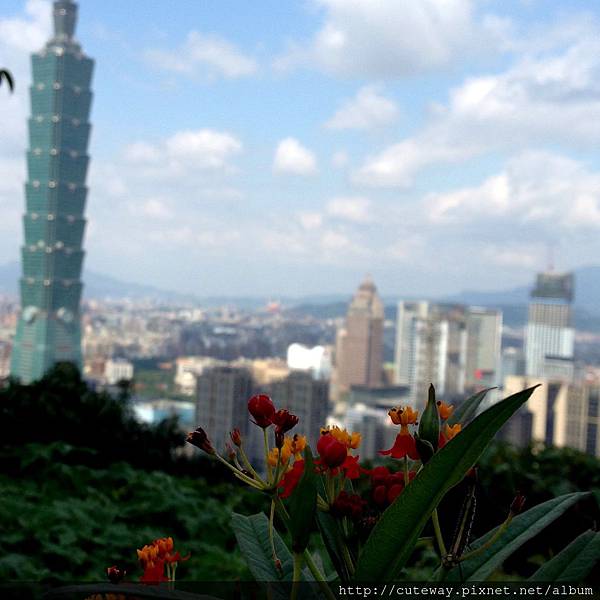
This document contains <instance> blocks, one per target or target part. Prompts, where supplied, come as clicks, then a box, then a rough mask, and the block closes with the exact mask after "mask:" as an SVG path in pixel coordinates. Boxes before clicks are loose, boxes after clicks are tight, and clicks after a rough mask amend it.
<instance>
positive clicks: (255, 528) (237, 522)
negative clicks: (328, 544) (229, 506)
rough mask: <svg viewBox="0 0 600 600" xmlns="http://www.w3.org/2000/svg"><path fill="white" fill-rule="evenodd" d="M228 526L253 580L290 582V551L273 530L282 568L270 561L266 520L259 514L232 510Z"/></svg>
mask: <svg viewBox="0 0 600 600" xmlns="http://www.w3.org/2000/svg"><path fill="white" fill-rule="evenodd" d="M231 527H232V528H233V532H234V534H235V537H236V539H237V542H238V545H239V547H240V550H241V551H242V554H243V555H244V558H245V559H246V562H247V563H248V568H249V569H250V571H251V572H252V575H253V576H254V578H255V579H256V580H257V581H291V580H292V573H293V570H294V561H293V559H292V554H291V552H290V551H289V550H288V548H287V546H286V545H285V544H284V542H283V540H282V539H281V537H280V536H279V534H278V533H277V531H273V539H274V542H275V551H276V552H277V558H279V560H280V561H281V568H282V571H279V570H278V569H277V568H276V566H275V563H274V562H273V555H272V553H271V544H270V542H269V519H268V518H267V516H266V515H265V514H263V513H258V514H256V515H251V516H250V517H246V516H244V515H240V514H237V513H233V516H232V518H231Z"/></svg>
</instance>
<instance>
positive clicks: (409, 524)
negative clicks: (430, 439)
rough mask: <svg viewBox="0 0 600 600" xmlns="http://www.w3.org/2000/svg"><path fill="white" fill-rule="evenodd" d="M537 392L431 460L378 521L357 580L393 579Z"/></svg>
mask: <svg viewBox="0 0 600 600" xmlns="http://www.w3.org/2000/svg"><path fill="white" fill-rule="evenodd" d="M536 387H537V386H535V387H532V388H529V389H526V390H523V391H521V392H518V393H517V394H514V395H512V396H510V397H509V398H506V399H505V400H502V401H501V402H498V403H497V404H495V405H494V406H492V407H490V408H488V409H487V410H486V411H484V412H483V413H481V414H480V415H479V416H478V417H476V418H475V419H474V420H473V421H472V422H471V423H470V424H469V425H468V426H467V427H465V429H464V430H463V431H461V433H460V434H459V435H457V436H456V437H455V438H453V439H452V440H450V441H449V442H448V443H447V444H446V445H445V446H444V448H442V450H440V451H439V452H438V453H437V454H435V456H434V457H433V458H432V459H431V460H430V461H429V462H428V463H427V465H425V466H424V467H423V469H422V471H421V472H420V473H419V474H418V475H417V476H416V477H415V479H414V480H413V481H412V482H411V484H410V485H408V486H407V487H406V489H405V490H404V492H403V493H402V494H400V496H398V498H397V499H396V501H395V502H393V503H392V504H391V505H390V506H389V507H388V509H387V510H386V511H385V512H384V513H383V515H382V516H381V519H379V522H378V523H377V525H376V526H375V528H374V529H373V531H372V532H371V535H370V536H369V538H368V540H367V542H366V544H365V547H364V549H363V551H362V553H361V555H360V557H359V560H358V564H357V567H356V573H355V579H356V580H358V581H389V580H393V579H394V578H395V577H397V576H398V574H399V573H400V571H401V569H402V568H403V566H404V565H405V563H406V561H407V560H408V559H409V557H410V555H411V554H412V552H413V549H414V547H415V544H416V543H417V540H418V538H419V535H420V533H421V531H422V530H423V528H424V527H425V524H426V523H427V521H428V520H429V517H430V516H431V513H432V512H433V509H434V508H436V506H437V505H438V504H439V503H440V501H441V500H442V498H443V497H444V494H445V493H446V492H447V491H448V490H449V489H450V488H451V487H452V486H454V485H456V484H457V483H458V482H459V481H461V479H462V478H463V477H464V475H465V473H466V472H467V471H468V470H469V469H470V468H471V467H472V466H473V465H474V464H475V462H476V461H477V459H478V458H479V457H480V456H481V453H482V452H483V451H484V450H485V448H486V446H487V445H488V444H489V442H490V441H491V440H492V439H493V437H494V436H495V435H496V432H497V431H498V430H499V429H500V428H501V427H502V425H504V423H505V422H506V421H507V420H508V419H509V418H510V416H511V415H512V414H513V413H514V412H515V411H516V410H517V409H518V408H519V407H520V406H521V405H522V404H524V403H525V402H526V401H527V399H528V398H529V397H530V396H531V394H532V393H533V391H534V390H535V388H536Z"/></svg>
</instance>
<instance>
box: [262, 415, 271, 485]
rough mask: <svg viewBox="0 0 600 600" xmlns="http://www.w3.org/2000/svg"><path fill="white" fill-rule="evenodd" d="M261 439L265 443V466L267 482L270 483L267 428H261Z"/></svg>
mask: <svg viewBox="0 0 600 600" xmlns="http://www.w3.org/2000/svg"><path fill="white" fill-rule="evenodd" d="M263 439H264V442H265V465H267V481H268V482H269V483H271V465H270V464H269V438H268V435H267V428H266V427H263Z"/></svg>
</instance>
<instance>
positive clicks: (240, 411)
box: [196, 366, 258, 453]
mask: <svg viewBox="0 0 600 600" xmlns="http://www.w3.org/2000/svg"><path fill="white" fill-rule="evenodd" d="M253 387H254V383H253V380H252V375H251V373H250V371H249V370H248V369H245V368H243V367H235V366H216V367H207V368H205V369H204V370H203V371H202V373H201V374H200V375H198V377H197V380H196V423H197V424H198V425H199V426H201V427H202V428H203V429H205V430H206V432H207V433H208V435H209V437H210V439H211V440H212V443H213V445H214V446H215V448H216V449H217V450H218V451H219V452H222V451H223V449H224V447H225V445H226V443H230V438H229V433H230V432H231V431H232V430H233V429H234V428H236V427H237V428H238V429H239V430H240V432H241V433H242V435H244V436H246V435H248V434H252V433H254V431H253V429H251V428H250V426H249V418H248V409H247V402H248V399H249V398H250V397H251V396H252V393H253ZM254 429H258V428H257V427H254ZM248 446H251V447H252V448H253V447H254V444H248V445H247V450H249V448H248ZM250 453H253V452H252V451H250Z"/></svg>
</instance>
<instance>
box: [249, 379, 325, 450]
mask: <svg viewBox="0 0 600 600" xmlns="http://www.w3.org/2000/svg"><path fill="white" fill-rule="evenodd" d="M260 391H261V392H264V393H266V394H268V395H269V396H271V398H272V399H273V402H274V403H275V406H277V407H278V408H286V409H287V410H289V411H290V412H291V413H292V414H294V415H296V416H297V417H298V418H299V421H298V425H297V426H296V427H294V429H293V430H292V431H291V434H294V433H299V434H302V435H306V436H307V438H308V440H309V443H310V444H311V446H312V448H313V451H314V449H315V448H316V444H317V441H318V439H319V434H320V428H321V427H323V426H324V425H326V420H327V414H328V412H329V383H328V382H327V381H323V380H318V379H315V378H314V377H313V376H312V375H311V373H310V372H307V371H292V372H291V373H290V374H289V375H288V376H287V377H285V378H283V379H279V380H278V381H273V382H272V383H270V384H269V385H267V386H266V387H264V388H261V390H260Z"/></svg>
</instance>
